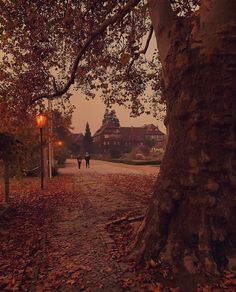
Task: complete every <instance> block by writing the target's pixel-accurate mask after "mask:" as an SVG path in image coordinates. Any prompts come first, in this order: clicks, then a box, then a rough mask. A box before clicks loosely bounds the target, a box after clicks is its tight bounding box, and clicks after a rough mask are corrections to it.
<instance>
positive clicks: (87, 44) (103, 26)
mask: <svg viewBox="0 0 236 292" xmlns="http://www.w3.org/2000/svg"><path fill="white" fill-rule="evenodd" d="M140 1H141V0H130V1H129V2H128V3H127V4H126V5H125V6H124V7H123V9H121V10H119V11H118V12H117V13H116V14H114V15H113V16H111V17H110V18H108V19H106V20H104V21H103V23H102V24H101V26H100V27H99V28H97V29H96V30H95V31H94V32H93V33H92V34H91V35H90V36H89V37H88V39H87V40H86V42H85V43H84V45H83V47H82V48H81V49H80V51H79V53H78V55H77V57H76V59H75V61H74V64H73V66H72V69H71V74H70V79H69V80H68V81H67V83H66V84H65V86H64V87H63V88H62V89H60V90H58V91H57V92H54V93H53V94H50V95H48V96H46V95H40V96H37V97H35V98H33V99H32V101H31V103H30V105H32V104H33V103H35V102H36V101H38V100H41V99H44V98H49V99H53V98H55V97H59V96H62V95H63V94H65V93H66V92H67V91H68V90H69V88H70V87H71V85H72V84H74V82H75V75H76V72H77V69H78V65H79V62H80V61H81V59H82V57H83V56H84V54H85V53H86V52H87V50H88V48H89V47H90V45H91V43H92V42H93V41H94V40H96V39H97V38H98V37H99V36H100V35H101V34H102V33H103V32H104V31H105V30H106V28H107V27H108V26H110V25H112V24H114V23H116V21H117V20H119V19H121V18H123V17H124V16H125V15H126V14H128V13H129V12H130V11H131V10H132V9H133V7H135V6H136V5H137V4H138V3H139V2H140Z"/></svg>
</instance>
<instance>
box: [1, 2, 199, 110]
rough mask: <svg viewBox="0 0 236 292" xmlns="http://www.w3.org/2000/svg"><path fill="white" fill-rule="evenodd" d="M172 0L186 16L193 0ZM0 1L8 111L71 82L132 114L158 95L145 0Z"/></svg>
mask: <svg viewBox="0 0 236 292" xmlns="http://www.w3.org/2000/svg"><path fill="white" fill-rule="evenodd" d="M172 2H173V7H174V8H175V10H176V12H177V13H179V14H181V15H184V14H186V13H189V12H190V11H191V10H193V9H194V8H195V6H196V5H197V3H198V2H199V1H194V0H193V1H172ZM0 8H1V17H0V34H1V42H0V52H1V54H2V56H3V58H2V60H1V72H0V76H1V82H0V98H1V103H2V104H6V105H7V106H8V108H9V112H11V115H12V111H14V110H18V109H19V108H20V109H22V108H23V109H24V112H25V109H27V110H28V108H29V106H31V109H32V104H35V103H36V104H38V103H39V104H41V100H42V98H46V97H51V98H55V97H57V96H64V98H68V97H69V95H68V93H67V92H68V90H69V89H70V88H72V87H73V88H74V89H75V90H78V89H79V90H81V91H82V92H83V93H85V94H86V96H87V97H88V98H93V97H94V96H95V94H97V93H99V94H101V96H102V98H103V100H104V102H105V103H106V104H107V105H110V104H112V103H115V102H116V103H118V104H124V105H126V106H128V107H130V108H131V109H132V114H133V115H137V114H141V113H143V112H144V111H146V112H149V111H150V108H151V109H153V108H154V109H156V108H157V104H158V103H162V102H163V101H162V99H161V94H160V88H161V82H160V74H158V72H159V71H160V64H159V61H158V54H157V51H154V52H153V56H152V57H148V58H147V57H146V56H145V53H146V51H147V50H148V47H149V43H150V40H151V36H152V26H151V22H150V18H149V14H148V5H147V1H143V0H129V1H127V0H122V1H112V0H106V1H105V0H104V1H97V0H83V1H73V0H69V1H67V0H62V1H54V0H49V1H41V0H37V1H28V0H26V1H25V0H16V1H15V0H8V1H6V0H1V1H0ZM94 64H96V66H94ZM147 89H148V93H147ZM145 105H149V106H145ZM153 105H154V107H153ZM149 107H150V108H149Z"/></svg>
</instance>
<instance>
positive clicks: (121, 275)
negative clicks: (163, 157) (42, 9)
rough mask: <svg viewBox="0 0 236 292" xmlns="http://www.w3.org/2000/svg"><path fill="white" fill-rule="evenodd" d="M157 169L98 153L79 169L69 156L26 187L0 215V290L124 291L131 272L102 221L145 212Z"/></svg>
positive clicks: (43, 291) (138, 289) (23, 187)
mask: <svg viewBox="0 0 236 292" xmlns="http://www.w3.org/2000/svg"><path fill="white" fill-rule="evenodd" d="M83 162H84V161H83ZM157 171H158V168H157V167H152V166H130V165H125V164H114V163H109V162H102V161H93V160H92V161H91V167H90V168H89V169H86V168H85V164H84V163H83V164H82V168H81V169H80V170H79V169H78V167H77V163H76V160H69V161H68V162H67V164H66V166H65V168H62V169H61V170H60V172H61V174H62V175H61V176H59V177H56V178H55V179H53V180H52V181H51V182H47V183H46V184H45V190H44V191H41V192H39V191H35V187H33V191H32V190H30V188H29V189H27V191H26V185H24V186H22V189H23V191H22V193H23V194H25V197H24V199H22V201H20V202H21V203H19V205H17V200H16V207H15V209H14V210H12V212H13V213H12V214H11V213H9V214H8V215H7V216H9V217H6V218H5V219H4V218H2V221H1V222H0V235H1V239H0V247H1V249H0V250H1V251H0V290H1V291H36V292H45V291H66V292H68V291H92V292H93V291H94V292H95V291H96V292H97V291H105V292H113V291H127V289H126V288H125V286H127V281H129V279H132V278H133V279H134V273H133V271H132V270H130V267H129V265H128V263H127V264H125V263H121V262H119V261H118V260H117V256H116V255H117V254H118V251H117V248H116V246H115V245H114V242H113V240H112V239H111V238H110V236H109V233H108V232H107V230H106V228H105V227H106V224H107V223H108V222H109V221H110V220H113V219H115V218H119V217H120V216H123V215H124V214H125V215H127V214H128V215H130V216H132V215H140V214H144V213H145V210H146V206H147V200H148V196H149V195H151V192H152V185H153V183H154V182H155V179H156V173H157ZM33 186H34V185H33ZM17 194H18V193H17V192H16V194H15V195H16V196H17ZM13 199H14V198H13ZM4 220H5V221H4ZM127 279H128V280H127ZM124 282H125V283H126V284H125V285H124ZM136 287H137V288H136ZM136 287H135V288H134V286H132V289H131V291H141V289H140V287H138V284H137V285H136ZM128 290H129V291H130V289H128Z"/></svg>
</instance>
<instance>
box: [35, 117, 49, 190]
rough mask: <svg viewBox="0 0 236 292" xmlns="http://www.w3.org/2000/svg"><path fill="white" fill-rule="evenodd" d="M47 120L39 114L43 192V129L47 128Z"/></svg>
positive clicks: (37, 119)
mask: <svg viewBox="0 0 236 292" xmlns="http://www.w3.org/2000/svg"><path fill="white" fill-rule="evenodd" d="M46 120H47V118H46V117H45V116H44V115H42V114H39V115H37V116H36V122H37V126H38V127H39V130H40V161H41V163H40V176H41V190H43V180H44V159H43V127H44V126H45V123H46Z"/></svg>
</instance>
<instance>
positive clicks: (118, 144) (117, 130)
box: [93, 122, 165, 153]
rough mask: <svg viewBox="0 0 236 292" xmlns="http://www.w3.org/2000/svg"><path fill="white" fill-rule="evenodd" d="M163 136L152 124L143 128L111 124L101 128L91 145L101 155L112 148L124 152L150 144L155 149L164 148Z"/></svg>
mask: <svg viewBox="0 0 236 292" xmlns="http://www.w3.org/2000/svg"><path fill="white" fill-rule="evenodd" d="M164 140H165V134H164V133H162V132H161V131H160V130H159V128H158V127H157V126H155V125H153V124H150V125H144V126H143V127H120V126H117V125H114V124H113V123H110V122H109V123H106V124H104V125H103V126H101V127H100V128H99V129H98V130H97V131H96V133H95V134H94V136H93V143H94V145H96V147H97V148H98V149H99V150H100V151H99V152H101V153H108V152H109V151H110V150H111V149H113V148H119V149H121V150H122V151H124V152H128V151H130V150H131V149H132V148H133V147H137V146H141V145H145V144H148V142H150V144H152V146H153V147H155V148H164Z"/></svg>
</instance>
